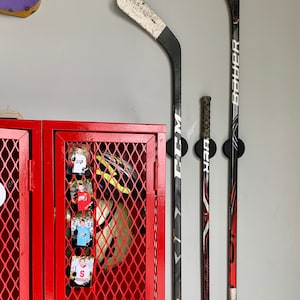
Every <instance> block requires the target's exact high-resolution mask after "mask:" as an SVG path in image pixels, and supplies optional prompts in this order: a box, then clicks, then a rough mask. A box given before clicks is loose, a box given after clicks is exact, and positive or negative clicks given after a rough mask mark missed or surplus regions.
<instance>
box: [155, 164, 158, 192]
mask: <svg viewBox="0 0 300 300" xmlns="http://www.w3.org/2000/svg"><path fill="white" fill-rule="evenodd" d="M157 189H158V163H157V161H155V162H154V191H155V193H156V192H157Z"/></svg>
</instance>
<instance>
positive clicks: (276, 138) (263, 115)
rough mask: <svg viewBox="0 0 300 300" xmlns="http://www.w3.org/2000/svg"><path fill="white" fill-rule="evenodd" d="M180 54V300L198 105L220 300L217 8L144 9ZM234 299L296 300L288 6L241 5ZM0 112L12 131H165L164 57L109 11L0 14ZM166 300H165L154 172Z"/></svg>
mask: <svg viewBox="0 0 300 300" xmlns="http://www.w3.org/2000/svg"><path fill="white" fill-rule="evenodd" d="M148 4H149V5H150V6H151V7H152V8H153V9H154V10H155V11H156V12H157V13H158V14H159V15H160V17H161V18H162V19H163V20H164V21H165V22H166V23H167V24H168V26H169V27H170V28H171V30H172V31H173V32H174V33H175V35H176V36H177V37H178V39H179V41H180V43H181V46H182V116H183V123H182V124H183V128H182V129H183V135H184V136H185V137H186V138H187V140H188V143H189V146H190V151H189V152H188V154H187V155H186V156H185V157H184V158H183V161H182V202H183V203H182V243H183V244H182V253H183V261H182V262H183V264H182V268H183V270H182V276H183V277H182V288H183V293H182V294H183V297H182V298H183V299H190V300H198V299H200V286H199V280H200V279H199V276H200V275H199V274H200V271H199V267H198V266H199V253H200V245H199V234H200V233H199V227H200V224H199V203H200V201H199V186H200V184H199V173H200V172H199V167H200V162H199V159H198V158H197V157H196V156H195V155H194V153H193V150H192V148H193V146H194V144H195V142H196V141H197V140H198V138H199V126H200V125H199V110H200V106H199V98H200V97H201V96H203V95H210V96H211V97H212V104H211V118H212V124H211V126H212V129H211V133H212V136H213V138H214V140H215V141H216V143H217V145H218V152H217V154H216V156H215V157H214V158H213V159H212V160H211V229H210V237H211V299H213V300H223V299H226V234H227V232H226V226H227V225H226V224H227V210H226V209H227V170H228V162H227V159H226V158H225V157H224V156H223V154H222V151H221V147H222V144H223V142H224V141H225V140H226V139H227V138H228V119H229V93H230V24H229V14H228V9H227V4H226V1H225V0H218V1H216V0H212V1H204V0H202V1H201V0H197V1H196V0H191V1H178V0H173V1H171V0H160V1H158V0H149V1H148ZM240 11H241V13H240V15H241V23H240V67H241V69H240V137H241V138H242V139H243V140H244V142H245V143H246V152H245V154H244V156H243V157H242V158H240V159H239V187H238V189H239V194H238V195H239V202H238V297H239V299H243V300H253V299H256V300H265V299H272V300H283V299H291V300H296V299H300V287H299V281H300V259H299V255H300V238H299V230H300V218H299V211H300V199H299V195H300V184H299V167H300V159H299V152H300V141H299V135H298V130H299V128H300V119H299V112H300V91H299V84H300V80H299V79H300V75H299V74H300V73H299V72H300V71H299V70H300V59H299V53H300V40H299V28H300V18H299V11H300V2H299V1H298V0H285V1H279V0H273V1H271V0H265V1H258V0H252V1H243V0H241V9H240ZM0 36H1V47H0V49H1V50H0V53H1V56H0V70H1V71H0V83H1V91H0V95H1V96H0V99H1V100H0V109H11V110H17V111H19V112H20V113H21V114H22V115H23V117H24V118H26V119H63V120H86V121H112V122H139V123H165V124H167V125H168V132H167V138H169V137H170V135H171V130H172V129H171V128H170V126H169V125H170V123H171V94H170V91H171V80H170V65H169V61H168V59H167V57H166V55H165V53H164V51H163V50H162V49H161V48H160V47H159V45H158V44H157V43H156V42H155V41H154V40H153V39H152V38H151V37H150V36H149V35H148V34H146V33H145V32H144V31H143V30H142V29H140V27H138V26H137V25H136V24H135V23H133V22H131V21H130V20H129V19H128V18H127V17H126V16H125V15H123V13H121V12H120V11H119V10H118V8H117V7H116V5H115V2H114V1H113V0H101V1H96V0H90V1H87V2H85V1H79V0H51V1H50V0H42V4H41V7H40V8H39V10H38V11H37V12H36V13H35V14H33V15H32V16H30V17H28V18H26V19H19V18H14V17H8V16H4V15H0ZM167 164H168V165H167V171H168V174H167V202H166V204H167V220H166V222H167V223H166V225H167V227H166V228H167V232H166V234H167V235H166V241H167V253H166V254H167V256H166V262H167V265H166V269H167V273H166V284H167V288H166V299H167V300H169V299H171V296H170V289H171V288H170V287H171V281H170V278H171V274H170V260H171V253H170V227H171V225H170V207H171V205H170V203H171V202H170V201H171V200H170V170H171V161H170V159H168V161H167Z"/></svg>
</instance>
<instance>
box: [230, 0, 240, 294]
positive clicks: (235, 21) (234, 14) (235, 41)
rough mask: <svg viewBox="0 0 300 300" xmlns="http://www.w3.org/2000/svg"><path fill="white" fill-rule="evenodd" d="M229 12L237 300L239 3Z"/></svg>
mask: <svg viewBox="0 0 300 300" xmlns="http://www.w3.org/2000/svg"><path fill="white" fill-rule="evenodd" d="M228 1H229V7H230V11H231V26H232V28H231V30H232V32H231V133H230V142H231V150H230V166H229V199H228V202H229V203H228V298H229V299H230V300H235V299H237V280H236V277H237V276H236V272H237V264H236V263H237V173H238V150H239V149H238V145H239V139H238V127H239V97H240V95H239V43H240V42H239V21H240V19H239V0H228Z"/></svg>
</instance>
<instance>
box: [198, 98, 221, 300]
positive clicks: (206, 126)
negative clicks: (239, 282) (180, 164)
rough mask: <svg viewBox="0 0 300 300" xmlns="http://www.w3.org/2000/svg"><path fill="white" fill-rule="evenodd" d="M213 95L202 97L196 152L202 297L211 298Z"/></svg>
mask: <svg viewBox="0 0 300 300" xmlns="http://www.w3.org/2000/svg"><path fill="white" fill-rule="evenodd" d="M210 101H211V97H209V96H204V97H202V98H201V138H200V140H199V141H198V142H197V143H196V144H195V152H196V154H197V156H199V157H200V158H201V159H202V164H201V183H202V184H201V296H202V297H201V299H202V300H209V285H210V281H209V277H210V276H209V273H210V272H209V217H210V215H209V173H210V158H211V157H213V156H214V155H215V153H216V149H217V148H216V144H215V142H214V141H213V140H212V139H210Z"/></svg>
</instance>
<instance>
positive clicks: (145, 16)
mask: <svg viewBox="0 0 300 300" xmlns="http://www.w3.org/2000/svg"><path fill="white" fill-rule="evenodd" d="M117 5H118V6H119V8H120V9H121V10H122V11H123V12H124V13H126V14H127V15H128V16H129V17H130V18H131V19H133V20H134V21H135V22H136V23H138V24H139V25H140V26H141V27H142V28H144V29H145V30H146V31H147V32H148V33H149V34H150V35H151V36H152V37H153V38H154V39H155V40H156V39H157V38H158V37H159V36H160V34H161V33H162V31H163V30H164V29H165V28H166V24H165V23H164V22H163V21H162V20H161V18H160V17H159V16H158V15H157V14H155V13H154V11H153V10H152V9H151V8H150V7H149V6H148V4H146V3H145V2H144V1H142V0H117Z"/></svg>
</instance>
